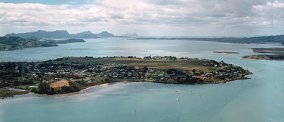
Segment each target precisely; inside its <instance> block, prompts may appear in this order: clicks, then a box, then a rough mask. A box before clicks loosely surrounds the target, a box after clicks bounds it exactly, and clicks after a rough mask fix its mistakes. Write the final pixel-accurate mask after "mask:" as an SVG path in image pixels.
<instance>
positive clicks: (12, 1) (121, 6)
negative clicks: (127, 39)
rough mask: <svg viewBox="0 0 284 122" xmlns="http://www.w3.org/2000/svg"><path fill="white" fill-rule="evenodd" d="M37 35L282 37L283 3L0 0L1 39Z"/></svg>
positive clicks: (257, 0) (245, 0) (242, 0)
mask: <svg viewBox="0 0 284 122" xmlns="http://www.w3.org/2000/svg"><path fill="white" fill-rule="evenodd" d="M37 30H48V31H54V30H67V31H68V32H69V33H78V32H81V31H87V30H90V31H92V32H94V33H99V32H101V31H108V32H111V33H114V34H115V35H122V34H125V33H137V34H139V35H141V36H160V37H164V36H183V37H217V36H265V35H280V34H284V0H0V35H5V34H7V33H21V32H31V31H37Z"/></svg>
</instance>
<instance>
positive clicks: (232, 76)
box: [0, 56, 251, 94]
mask: <svg viewBox="0 0 284 122" xmlns="http://www.w3.org/2000/svg"><path fill="white" fill-rule="evenodd" d="M249 74H251V72H250V71H248V70H245V69H243V68H242V67H239V66H235V65H233V64H228V63H225V62H223V61H220V62H217V61H214V60H207V59H196V58H188V57H180V58H177V57H174V56H153V57H152V56H147V57H144V58H140V57H135V56H128V57H122V56H121V57H98V58H93V57H87V56H86V57H63V58H58V59H55V60H48V61H43V62H1V63H0V75H1V77H0V88H8V87H9V88H18V89H24V90H26V91H29V92H34V93H38V94H64V93H70V92H78V91H80V90H82V89H85V88H87V87H89V86H94V85H98V84H105V83H114V82H122V81H128V82H154V83H167V84H219V83H226V82H229V81H234V80H242V79H247V77H246V76H247V75H249Z"/></svg>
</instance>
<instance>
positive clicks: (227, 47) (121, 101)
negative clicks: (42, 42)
mask: <svg viewBox="0 0 284 122" xmlns="http://www.w3.org/2000/svg"><path fill="white" fill-rule="evenodd" d="M86 41H87V42H86V43H72V44H64V45H60V46H58V47H48V48H29V49H24V50H16V51H4V52H0V61H44V60H49V59H55V58H60V57H65V56H94V57H101V56H128V55H134V56H148V55H152V56H153V55H172V56H178V57H181V56H186V57H193V58H206V59H214V60H218V61H221V60H224V61H225V62H228V63H233V64H236V65H239V66H242V67H244V68H246V69H249V70H251V71H252V72H253V73H254V74H253V75H250V76H249V77H250V78H251V79H248V80H241V81H233V82H229V83H226V84H206V85H169V84H154V83H117V84H113V85H110V86H106V87H100V86H97V87H93V88H90V89H88V90H85V91H82V92H79V93H75V94H69V95H56V96H41V95H35V94H28V95H22V96H17V97H15V98H14V99H4V100H0V122H19V121H29V122H39V121H40V122H67V121H68V122H69V121H70V122H77V121H81V122H93V121H98V122H188V121H194V122H208V121H209V122H240V121H242V122H267V121H269V122H281V121H284V116H283V115H282V114H283V113H284V94H283V93H284V80H283V74H284V70H283V69H284V62H282V61H264V60H245V59H241V56H243V55H249V54H253V52H252V51H251V50H250V48H255V47H281V45H279V44H232V43H221V42H206V41H189V40H127V39H123V38H106V39H89V40H86ZM213 51H236V52H240V53H241V54H240V55H238V54H214V53H213Z"/></svg>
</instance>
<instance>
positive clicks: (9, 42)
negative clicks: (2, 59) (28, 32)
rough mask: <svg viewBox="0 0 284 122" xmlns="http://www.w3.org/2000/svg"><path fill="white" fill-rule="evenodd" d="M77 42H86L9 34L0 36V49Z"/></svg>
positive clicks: (50, 45)
mask: <svg viewBox="0 0 284 122" xmlns="http://www.w3.org/2000/svg"><path fill="white" fill-rule="evenodd" d="M75 42H85V41H84V40H83V39H66V40H47V41H39V40H38V39H25V38H22V37H15V36H7V37H0V51H8V50H19V49H24V48H35V47H52V46H58V45H57V44H67V43H75Z"/></svg>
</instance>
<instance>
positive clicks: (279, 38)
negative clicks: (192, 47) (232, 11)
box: [136, 35, 284, 45]
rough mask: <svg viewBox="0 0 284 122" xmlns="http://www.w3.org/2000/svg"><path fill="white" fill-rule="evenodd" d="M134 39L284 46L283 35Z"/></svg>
mask: <svg viewBox="0 0 284 122" xmlns="http://www.w3.org/2000/svg"><path fill="white" fill-rule="evenodd" d="M136 39H159V40H197V41H217V42H228V43H258V44H259V43H260V44H263V43H280V44H282V45H284V35H275V36H259V37H224V38H178V37H177V38H164V37H161V38H153V37H145V38H143V37H142V38H136Z"/></svg>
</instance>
